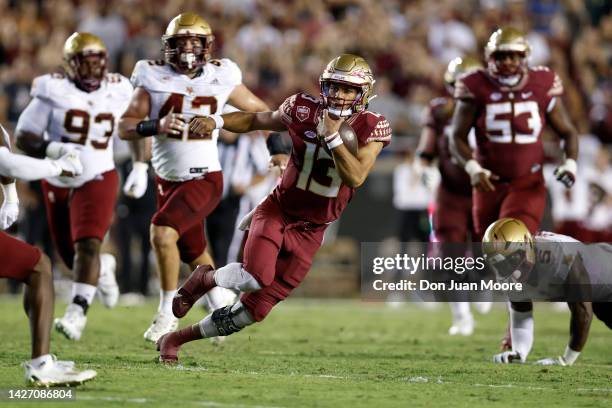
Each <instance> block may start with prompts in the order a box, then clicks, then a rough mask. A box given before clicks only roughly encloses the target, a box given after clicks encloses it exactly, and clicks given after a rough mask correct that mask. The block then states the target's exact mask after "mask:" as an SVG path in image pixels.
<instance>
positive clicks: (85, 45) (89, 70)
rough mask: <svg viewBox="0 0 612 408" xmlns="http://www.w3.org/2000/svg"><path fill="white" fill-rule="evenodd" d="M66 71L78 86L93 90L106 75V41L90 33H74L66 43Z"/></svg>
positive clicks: (88, 90)
mask: <svg viewBox="0 0 612 408" xmlns="http://www.w3.org/2000/svg"><path fill="white" fill-rule="evenodd" d="M63 57H64V64H63V65H64V71H66V74H67V75H68V78H70V79H71V80H72V81H73V82H74V83H75V84H76V86H77V87H79V88H80V89H82V90H84V91H86V92H92V91H95V90H96V89H98V88H99V87H100V84H101V83H102V80H103V79H104V76H105V75H106V63H107V52H106V46H105V45H104V42H103V41H102V40H101V39H100V38H98V37H97V36H95V35H93V34H90V33H78V32H77V33H73V34H72V35H71V36H70V37H68V39H67V40H66V42H65V43H64V50H63Z"/></svg>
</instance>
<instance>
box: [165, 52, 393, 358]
mask: <svg viewBox="0 0 612 408" xmlns="http://www.w3.org/2000/svg"><path fill="white" fill-rule="evenodd" d="M373 85H374V77H373V75H372V71H371V70H370V67H369V66H368V64H367V62H366V61H365V60H364V59H363V58H361V57H359V56H356V55H351V54H343V55H340V56H339V57H337V58H335V59H333V60H332V61H331V62H330V63H329V64H328V65H327V67H326V68H325V70H324V71H323V74H322V75H321V77H320V86H321V98H318V97H315V96H312V95H309V94H306V93H298V94H296V95H293V96H291V97H289V98H287V99H286V100H285V101H284V102H283V104H282V105H281V106H280V107H279V108H278V109H277V110H276V111H274V112H262V113H251V112H235V113H230V114H226V115H223V116H215V115H213V116H212V117H209V118H202V119H198V120H197V121H194V122H192V127H193V128H194V130H196V131H198V132H202V133H205V132H210V131H212V129H215V128H223V129H226V130H229V131H231V132H236V133H245V132H250V131H253V130H263V129H266V130H273V131H278V132H280V131H286V130H288V131H289V135H290V136H291V139H292V142H293V148H292V151H291V156H290V160H289V163H288V165H287V167H286V170H285V171H284V174H283V178H282V180H281V182H280V184H279V185H278V186H277V187H276V188H275V190H274V191H273V193H272V194H271V195H270V196H268V198H266V199H265V201H263V202H262V203H261V204H260V205H259V206H258V207H257V209H256V210H255V212H254V214H253V217H252V219H251V224H250V229H249V233H248V237H247V240H246V243H245V247H244V254H243V263H230V264H228V265H226V266H224V267H222V268H219V269H217V270H214V269H212V268H211V267H209V266H205V265H203V266H200V267H198V268H197V269H196V270H195V271H194V272H193V273H192V274H191V276H190V277H189V279H188V280H187V282H186V283H185V284H184V285H183V286H182V287H181V289H180V290H179V291H178V294H177V296H176V297H175V298H174V301H173V307H172V311H173V313H174V314H175V316H177V317H179V318H180V317H183V316H185V314H186V313H187V312H188V311H189V309H190V308H191V307H192V305H193V304H194V302H196V301H197V299H198V298H200V297H201V296H202V295H204V294H205V293H206V292H208V291H209V290H211V289H212V288H214V287H216V286H221V287H225V288H231V289H234V290H237V291H241V292H245V293H244V294H243V296H242V298H241V299H240V300H239V301H238V302H237V303H235V304H234V305H232V306H227V307H223V308H220V309H217V310H215V311H214V312H213V313H212V314H210V315H208V316H206V317H205V318H204V319H203V320H202V321H200V322H199V323H197V324H195V325H193V326H189V327H185V328H183V329H181V330H179V331H176V332H173V333H169V334H167V335H165V336H163V337H162V338H161V339H160V340H159V342H158V348H159V350H160V360H161V361H163V362H176V361H177V360H178V351H179V348H180V347H181V345H182V344H183V343H186V342H188V341H192V340H196V339H201V338H208V337H214V336H218V335H226V336H227V335H230V334H232V333H235V332H238V331H240V330H242V329H243V328H244V327H246V326H248V325H251V324H253V323H255V322H260V321H262V320H263V319H264V318H265V317H266V316H267V315H268V313H269V312H270V311H271V310H272V308H273V307H274V306H275V305H276V304H277V303H279V302H281V301H282V300H284V299H285V298H286V297H287V296H289V294H290V293H291V292H292V290H293V289H295V288H296V287H297V286H298V285H299V284H300V283H301V282H302V280H303V279H304V278H305V276H306V274H307V273H308V271H309V269H310V266H311V265H312V259H313V257H314V255H315V253H316V251H317V250H318V249H319V247H320V246H321V243H322V240H323V233H324V231H325V229H326V228H327V226H328V225H329V224H330V223H331V222H333V221H334V220H336V219H337V218H338V217H339V216H340V215H341V213H342V211H343V210H344V208H345V207H346V205H347V204H348V202H349V200H350V199H351V197H352V196H353V193H354V192H355V189H356V188H357V187H359V186H361V185H362V184H363V182H364V181H365V179H366V177H367V176H368V174H369V172H370V170H371V169H372V167H373V166H374V163H375V161H376V157H377V156H378V154H379V153H380V152H381V150H382V148H383V147H384V146H385V145H387V144H388V143H389V142H390V140H391V129H390V127H389V123H388V122H387V120H386V119H385V118H384V117H383V116H382V115H380V114H378V113H374V112H371V111H368V110H367V106H368V101H369V99H370V98H371V97H372V94H373ZM346 125H348V126H350V129H352V132H353V133H354V135H356V139H357V142H358V150H357V149H355V150H356V151H355V153H351V151H350V150H349V147H347V146H349V144H348V137H347V136H344V137H341V135H340V134H339V132H340V133H342V132H343V129H342V128H343V127H345V126H346ZM349 134H350V133H349ZM345 138H346V140H347V142H346V144H345V140H344V139H345ZM271 153H275V150H274V149H273V148H271ZM273 158H274V156H273Z"/></svg>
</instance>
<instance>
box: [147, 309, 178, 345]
mask: <svg viewBox="0 0 612 408" xmlns="http://www.w3.org/2000/svg"><path fill="white" fill-rule="evenodd" d="M177 328H178V319H177V318H176V317H174V315H173V314H172V312H170V313H162V312H158V313H157V314H156V315H155V318H154V320H153V323H152V324H151V326H150V327H149V328H148V329H147V331H146V332H144V339H145V340H147V341H150V342H152V343H157V340H159V338H160V337H161V336H163V335H164V334H166V333H170V332H171V331H175V330H176V329H177Z"/></svg>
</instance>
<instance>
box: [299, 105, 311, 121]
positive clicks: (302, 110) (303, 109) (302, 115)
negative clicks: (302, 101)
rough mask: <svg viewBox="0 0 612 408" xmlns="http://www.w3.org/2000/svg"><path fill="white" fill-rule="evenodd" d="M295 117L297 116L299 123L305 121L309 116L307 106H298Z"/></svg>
mask: <svg viewBox="0 0 612 408" xmlns="http://www.w3.org/2000/svg"><path fill="white" fill-rule="evenodd" d="M295 116H297V118H298V119H299V120H300V122H303V121H305V120H306V119H308V116H310V108H309V107H308V106H298V107H297V109H296V110H295Z"/></svg>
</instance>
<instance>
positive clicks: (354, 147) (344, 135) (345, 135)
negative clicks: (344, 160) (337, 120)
mask: <svg viewBox="0 0 612 408" xmlns="http://www.w3.org/2000/svg"><path fill="white" fill-rule="evenodd" d="M338 133H340V138H341V139H342V142H343V143H344V145H345V146H346V148H347V149H348V151H349V152H351V154H352V155H353V156H355V157H357V152H358V151H359V145H358V143H357V135H356V134H355V131H354V130H353V128H352V127H351V125H349V124H348V123H346V122H342V125H340V130H338Z"/></svg>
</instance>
